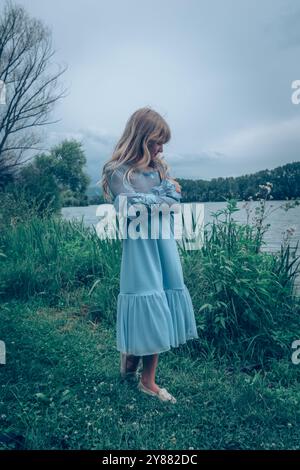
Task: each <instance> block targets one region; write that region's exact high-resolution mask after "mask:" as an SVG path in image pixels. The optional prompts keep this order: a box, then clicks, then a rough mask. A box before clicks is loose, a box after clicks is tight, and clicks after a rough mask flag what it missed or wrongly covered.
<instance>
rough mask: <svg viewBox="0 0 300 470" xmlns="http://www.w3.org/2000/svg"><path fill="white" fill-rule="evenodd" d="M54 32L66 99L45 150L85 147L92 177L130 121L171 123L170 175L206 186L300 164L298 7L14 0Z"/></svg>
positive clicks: (237, 1)
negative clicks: (156, 117)
mask: <svg viewBox="0 0 300 470" xmlns="http://www.w3.org/2000/svg"><path fill="white" fill-rule="evenodd" d="M17 3H18V4H20V5H23V6H24V7H25V8H26V10H27V11H28V12H29V13H30V14H31V15H32V16H35V17H38V18H40V19H42V20H43V21H44V23H45V24H47V25H48V26H49V27H50V28H51V30H52V34H53V47H54V49H55V50H56V54H55V61H56V62H57V63H60V64H62V65H64V64H66V65H67V66H68V70H67V72H66V73H65V74H64V78H63V85H64V86H65V87H67V89H68V96H67V97H66V98H64V99H63V101H61V102H60V104H59V105H58V106H56V108H55V112H54V116H53V117H54V119H60V122H59V123H57V124H53V125H51V126H48V127H47V136H46V137H47V145H48V146H49V147H51V145H53V144H55V143H57V142H60V141H61V140H62V139H63V138H66V137H75V138H77V139H79V140H81V141H82V143H83V146H84V149H85V151H86V156H87V160H88V172H89V174H90V176H91V177H92V179H93V182H96V181H97V180H98V179H99V177H100V172H101V170H102V166H103V163H104V162H105V161H107V160H108V159H109V158H110V156H111V151H112V149H113V147H114V145H115V144H116V142H117V140H118V139H119V137H120V136H121V134H122V132H123V130H124V126H125V123H126V121H127V119H128V118H129V116H130V115H131V114H132V113H133V112H134V111H135V110H136V109H138V108H141V107H143V106H150V107H152V108H153V109H155V110H156V111H158V112H159V113H160V114H162V116H163V117H164V118H165V119H166V120H167V122H168V123H169V125H170V128H171V132H172V139H171V141H170V142H169V143H168V144H167V145H165V146H164V156H165V158H166V160H167V161H168V163H169V164H170V165H171V168H172V170H173V176H175V177H185V178H193V179H195V178H203V179H211V178H213V177H218V176H238V175H241V174H246V173H252V172H255V171H258V170H262V169H266V168H269V169H272V168H275V167H276V166H278V165H282V164H285V163H288V162H292V161H299V160H300V158H299V157H300V152H299V149H300V104H299V105H295V104H293V103H292V101H291V95H292V92H293V90H292V88H291V84H292V82H293V81H294V80H300V28H299V24H300V2H299V1H298V0H151V1H148V0H76V1H74V0H42V1H41V0H19V1H18V2H17Z"/></svg>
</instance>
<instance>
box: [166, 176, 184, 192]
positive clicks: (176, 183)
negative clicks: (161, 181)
mask: <svg viewBox="0 0 300 470" xmlns="http://www.w3.org/2000/svg"><path fill="white" fill-rule="evenodd" d="M167 178H168V179H169V180H170V181H171V182H172V183H174V184H175V187H176V191H177V192H178V193H181V186H180V184H179V183H178V181H176V180H175V179H174V178H171V176H167Z"/></svg>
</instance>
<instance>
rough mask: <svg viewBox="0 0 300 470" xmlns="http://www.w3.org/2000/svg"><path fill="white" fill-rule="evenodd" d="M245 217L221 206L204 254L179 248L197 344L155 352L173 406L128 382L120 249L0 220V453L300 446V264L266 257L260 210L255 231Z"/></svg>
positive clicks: (64, 229) (62, 224) (91, 237)
mask: <svg viewBox="0 0 300 470" xmlns="http://www.w3.org/2000/svg"><path fill="white" fill-rule="evenodd" d="M2 209H3V207H0V212H1V210H2ZM236 210H237V209H236V204H235V202H234V201H231V202H229V203H228V206H227V208H226V209H225V210H223V211H219V213H218V214H217V215H216V219H215V220H214V222H213V223H212V224H211V227H210V231H207V232H205V243H204V246H203V248H202V249H201V250H196V251H186V250H185V249H180V256H181V260H182V266H183V271H184V279H185V283H186V285H187V287H188V289H189V292H190V294H191V298H192V302H193V306H194V310H195V317H196V323H197V328H198V332H199V339H198V340H193V341H188V343H187V344H185V345H182V346H180V347H179V348H176V349H172V350H170V351H168V352H166V353H164V354H161V355H160V357H159V364H158V369H157V376H156V380H157V383H158V385H160V386H162V387H166V388H167V389H169V390H170V392H171V393H172V394H174V395H175V396H176V398H177V403H176V404H175V405H172V404H170V403H160V402H159V401H158V400H157V399H155V398H153V397H149V396H146V395H144V394H142V393H141V392H139V391H138V390H137V388H136V384H135V383H130V382H126V381H122V380H121V379H120V374H119V352H118V351H117V350H116V338H115V336H116V335H115V328H116V307H117V295H118V292H119V272H120V263H121V244H120V241H119V240H101V239H100V238H99V237H98V236H97V235H96V233H95V232H93V230H90V229H88V228H87V227H85V226H84V224H83V223H82V222H74V221H73V222H67V221H65V220H60V219H59V218H57V217H52V216H50V215H49V216H48V217H44V218H41V217H37V216H36V214H35V213H33V214H30V215H29V214H28V213H27V212H26V211H25V213H24V212H23V211H21V212H20V213H18V214H17V215H18V217H17V218H12V219H10V220H9V221H7V220H6V216H5V217H4V216H2V217H0V227H1V230H0V299H1V302H2V303H1V305H0V318H1V322H0V340H3V341H5V343H6V348H7V363H6V365H0V368H1V383H0V429H1V430H0V448H2V449H13V448H19V449H178V450H179V449H189V448H193V449H299V448H300V445H299V439H298V435H297V429H298V427H299V419H300V408H299V403H300V391H299V385H298V384H299V374H300V366H296V365H294V364H293V363H292V361H291V356H292V352H293V351H292V349H291V344H292V341H293V340H296V339H299V332H300V298H299V297H296V296H294V293H293V286H294V280H295V276H296V274H297V273H298V272H299V266H298V264H299V258H297V256H295V253H293V252H292V251H291V249H290V247H289V245H288V243H287V244H283V245H282V247H281V251H280V253H278V254H276V255H270V254H268V253H264V252H261V250H260V248H261V245H262V234H263V233H264V231H265V230H266V229H267V227H266V226H264V225H263V222H264V205H263V204H262V209H261V211H260V213H259V217H258V222H257V223H256V224H255V225H254V226H250V225H248V224H246V225H238V224H237V223H236V222H235V221H234V220H233V217H232V214H233V213H234V212H235V211H236ZM9 213H10V206H9V207H8V208H7V211H6V212H5V211H4V215H5V214H6V215H7V214H9ZM24 214H25V215H24ZM0 215H1V214H0ZM220 215H223V216H225V221H221V220H219V219H218V218H219V216H220Z"/></svg>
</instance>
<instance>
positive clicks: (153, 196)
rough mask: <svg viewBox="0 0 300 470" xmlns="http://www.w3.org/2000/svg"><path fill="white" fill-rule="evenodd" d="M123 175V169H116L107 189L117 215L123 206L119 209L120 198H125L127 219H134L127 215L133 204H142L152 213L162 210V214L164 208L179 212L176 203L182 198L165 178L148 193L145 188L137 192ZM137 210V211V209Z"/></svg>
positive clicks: (178, 206) (121, 211) (178, 205)
mask: <svg viewBox="0 0 300 470" xmlns="http://www.w3.org/2000/svg"><path fill="white" fill-rule="evenodd" d="M124 173H125V171H124V169H123V168H117V169H116V170H115V171H114V172H113V174H112V175H111V177H110V178H109V181H110V183H109V187H110V190H111V192H112V194H113V197H114V200H113V205H114V207H115V209H116V212H117V213H121V214H122V213H123V210H124V206H122V207H120V201H121V196H126V199H125V198H123V201H126V204H125V209H126V212H127V217H129V218H131V217H134V216H131V215H129V214H128V210H129V208H130V206H132V205H133V204H143V205H145V206H146V207H147V208H150V209H151V210H154V211H156V210H162V212H164V211H163V209H164V208H165V209H166V210H167V211H170V209H171V210H172V211H173V212H179V211H180V204H178V203H179V202H180V199H181V197H182V196H181V194H180V193H178V192H177V191H176V187H175V185H174V184H173V183H172V182H171V181H170V180H168V179H166V178H165V179H163V180H162V181H161V183H160V184H159V185H156V186H153V187H152V188H150V190H148V191H146V188H145V192H141V191H140V190H139V191H137V190H136V189H135V187H134V185H133V184H131V183H129V182H128V181H127V180H126V179H125V178H124ZM138 177H139V176H138ZM140 177H141V176H140ZM164 204H167V206H166V205H164ZM171 206H172V207H171ZM137 210H139V209H138V208H137Z"/></svg>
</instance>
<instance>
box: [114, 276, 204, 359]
mask: <svg viewBox="0 0 300 470" xmlns="http://www.w3.org/2000/svg"><path fill="white" fill-rule="evenodd" d="M198 337H199V336H198V332H197V326H196V321H195V316H194V310H193V305H192V301H191V297H190V293H189V291H188V289H187V287H186V285H185V284H184V286H183V287H180V288H178V289H163V290H161V291H159V290H153V291H147V292H139V293H119V295H118V302H117V350H118V351H120V352H123V353H127V354H134V355H136V356H146V355H151V354H158V353H162V352H165V351H169V350H170V349H171V347H174V348H176V347H178V346H179V345H181V344H185V343H186V342H187V341H188V340H190V339H197V338H198Z"/></svg>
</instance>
